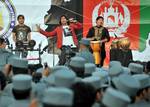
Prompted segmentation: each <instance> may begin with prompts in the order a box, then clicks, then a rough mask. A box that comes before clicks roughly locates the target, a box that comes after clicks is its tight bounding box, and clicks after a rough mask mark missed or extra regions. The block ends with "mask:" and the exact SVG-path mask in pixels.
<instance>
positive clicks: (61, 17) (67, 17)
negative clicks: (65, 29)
mask: <svg viewBox="0 0 150 107" xmlns="http://www.w3.org/2000/svg"><path fill="white" fill-rule="evenodd" d="M62 17H65V18H66V20H67V25H69V24H70V23H69V19H68V17H67V16H66V15H61V16H60V19H59V25H62V24H61V18H62Z"/></svg>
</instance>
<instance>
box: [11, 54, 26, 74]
mask: <svg viewBox="0 0 150 107" xmlns="http://www.w3.org/2000/svg"><path fill="white" fill-rule="evenodd" d="M9 63H10V64H11V66H12V72H13V74H14V75H16V74H28V60H27V59H20V58H18V57H13V58H12V59H11V61H10V62H9Z"/></svg>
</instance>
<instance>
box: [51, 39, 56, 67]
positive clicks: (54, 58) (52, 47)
mask: <svg viewBox="0 0 150 107" xmlns="http://www.w3.org/2000/svg"><path fill="white" fill-rule="evenodd" d="M53 39H54V38H53ZM52 45H53V46H52V48H53V52H52V53H53V67H54V65H55V56H54V53H55V41H54V40H53V44H52Z"/></svg>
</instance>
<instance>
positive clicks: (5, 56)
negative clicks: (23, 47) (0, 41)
mask: <svg viewBox="0 0 150 107" xmlns="http://www.w3.org/2000/svg"><path fill="white" fill-rule="evenodd" d="M12 56H13V54H12V53H11V52H9V51H7V50H6V49H2V48H0V59H1V60H0V71H3V68H4V66H5V64H8V61H9V59H10V58H11V57H12Z"/></svg>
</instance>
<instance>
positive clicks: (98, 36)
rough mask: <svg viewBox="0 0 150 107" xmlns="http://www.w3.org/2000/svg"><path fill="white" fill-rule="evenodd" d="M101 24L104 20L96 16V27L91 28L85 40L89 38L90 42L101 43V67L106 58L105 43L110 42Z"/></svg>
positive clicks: (107, 33) (106, 31)
mask: <svg viewBox="0 0 150 107" xmlns="http://www.w3.org/2000/svg"><path fill="white" fill-rule="evenodd" d="M103 23H104V18H103V17H102V16H98V17H97V18H96V26H93V27H91V28H90V29H89V31H88V34H87V38H90V40H96V41H100V43H101V46H100V57H101V61H100V66H101V67H102V66H103V64H104V59H105V57H106V51H105V42H108V41H109V40H110V36H109V32H108V30H107V29H106V28H105V27H103ZM97 66H98V65H97Z"/></svg>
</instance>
